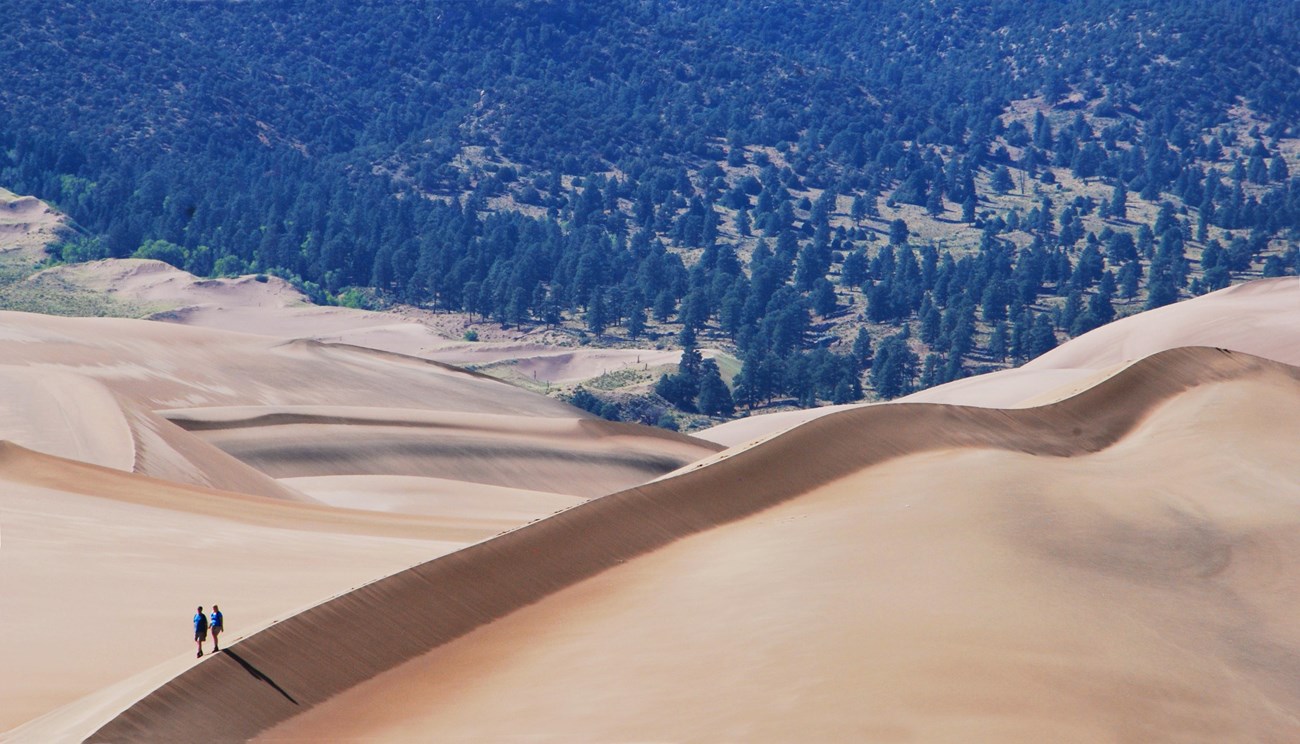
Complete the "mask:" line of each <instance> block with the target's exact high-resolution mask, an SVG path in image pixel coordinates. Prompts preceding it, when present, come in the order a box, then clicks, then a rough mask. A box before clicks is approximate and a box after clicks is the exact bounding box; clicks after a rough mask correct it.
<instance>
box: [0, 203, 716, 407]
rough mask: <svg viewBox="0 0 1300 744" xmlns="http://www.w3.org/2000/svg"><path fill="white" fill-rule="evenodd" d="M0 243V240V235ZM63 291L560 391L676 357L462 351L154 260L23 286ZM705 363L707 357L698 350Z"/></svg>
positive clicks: (526, 349) (452, 325)
mask: <svg viewBox="0 0 1300 744" xmlns="http://www.w3.org/2000/svg"><path fill="white" fill-rule="evenodd" d="M2 218H3V213H2V212H0V219H2ZM0 237H2V236H0ZM47 278H53V279H57V280H59V281H60V282H62V283H64V284H67V285H69V286H73V287H77V288H80V289H82V290H86V291H90V292H95V293H97V294H102V295H105V296H108V297H112V298H115V299H118V300H122V301H125V302H129V303H132V304H134V305H137V306H142V307H155V308H161V309H159V310H158V311H157V312H155V313H154V314H153V315H152V316H151V319H154V320H161V321H165V322H168V323H176V324H181V325H187V326H195V327H203V328H215V329H220V330H226V331H236V332H240V333H253V334H257V335H262V336H272V337H275V338H283V339H312V340H315V341H321V342H325V343H331V344H349V345H353V346H363V347H366V348H371V349H381V350H384V351H391V352H395V353H399V354H405V355H408V356H418V357H421V358H424V359H432V360H435V361H439V362H443V363H446V364H453V365H457V366H466V365H499V366H500V367H502V368H504V367H509V368H510V369H509V370H508V372H507V371H506V370H504V369H502V370H501V372H502V373H503V374H508V375H510V376H512V377H513V378H515V379H518V380H521V381H522V380H526V381H529V382H531V383H536V384H539V385H540V384H547V383H549V384H558V385H569V384H574V383H579V382H583V381H586V380H590V379H592V378H596V377H599V376H601V375H603V374H606V373H616V372H620V371H624V370H637V371H642V372H646V371H652V370H655V369H658V368H664V369H668V368H670V367H671V366H672V365H676V364H677V362H678V360H680V359H681V352H680V351H673V350H657V349H600V348H592V347H574V348H568V347H559V346H553V345H547V344H545V343H539V342H538V340H536V338H534V337H529V336H521V337H520V338H516V339H512V340H487V339H485V340H483V341H478V342H466V341H464V340H463V338H462V337H463V333H464V331H465V330H466V328H467V327H468V321H466V320H465V319H464V318H459V317H458V316H453V315H448V314H437V313H431V312H426V311H421V310H416V309H413V308H405V309H402V310H400V311H384V312H376V311H370V310H358V309H352V308H346V307H325V306H320V305H313V304H311V302H310V301H309V300H308V299H307V297H306V296H305V295H303V294H302V293H301V292H299V291H298V290H297V289H295V288H294V287H293V286H292V285H290V284H289V283H288V282H286V281H284V280H283V279H279V278H277V277H274V276H265V275H262V276H253V275H248V276H242V277H237V278H217V279H204V278H201V277H196V276H194V275H193V274H190V273H188V272H186V271H183V270H181V269H178V268H175V267H174V266H170V265H168V264H166V263H163V262H162V261H155V260H150V259H137V258H125V259H118V258H112V259H104V260H102V261H92V262H89V263H84V264H74V265H67V266H55V267H52V268H50V269H46V270H45V271H43V272H41V273H40V274H38V275H37V276H35V277H33V278H32V279H31V280H30V281H32V282H39V281H42V280H44V279H47ZM704 354H705V356H716V354H717V352H716V351H710V350H705V351H704Z"/></svg>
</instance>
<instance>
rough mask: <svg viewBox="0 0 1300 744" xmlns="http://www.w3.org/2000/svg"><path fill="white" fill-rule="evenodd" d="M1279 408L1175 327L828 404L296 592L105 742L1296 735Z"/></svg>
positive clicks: (1292, 469)
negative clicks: (652, 474) (640, 478)
mask: <svg viewBox="0 0 1300 744" xmlns="http://www.w3.org/2000/svg"><path fill="white" fill-rule="evenodd" d="M1297 415H1300V369H1297V368H1295V367H1289V366H1285V365H1281V364H1278V363H1275V362H1271V361H1266V360H1262V359H1259V358H1256V357H1252V356H1248V355H1244V354H1240V353H1230V352H1223V351H1218V350H1214V349H1207V348H1190V349H1178V350H1172V351H1167V352H1163V353H1160V354H1158V355H1156V356H1153V357H1150V358H1148V359H1145V360H1142V361H1139V362H1137V363H1135V364H1133V365H1130V366H1128V367H1127V368H1125V369H1124V370H1123V371H1121V372H1119V373H1118V374H1116V375H1114V376H1112V377H1110V378H1108V379H1107V380H1105V381H1102V382H1100V383H1099V384H1097V385H1095V386H1094V387H1092V388H1090V389H1088V390H1086V391H1084V392H1083V393H1081V394H1079V395H1077V396H1074V397H1072V398H1069V399H1067V400H1064V401H1062V402H1059V403H1056V404H1053V405H1050V406H1045V407H1040V408H1031V409H1019V410H997V409H988V408H971V407H958V406H949V405H934V404H896V405H886V406H871V407H865V408H861V409H858V410H852V411H845V412H840V413H837V414H834V415H829V416H825V417H823V418H820V419H817V420H816V421H813V422H810V423H808V424H805V425H803V426H801V427H799V428H797V429H795V430H793V431H791V432H789V433H787V434H785V435H782V436H778V437H775V438H772V439H769V440H767V441H765V442H763V443H761V444H758V445H756V446H754V447H751V448H748V449H740V450H732V451H729V452H727V453H723V454H722V455H719V456H718V457H716V458H714V459H713V460H712V461H710V462H708V463H707V464H701V465H700V466H699V467H696V468H693V469H690V470H689V471H688V472H687V473H685V474H682V475H679V476H676V477H672V478H667V479H663V480H659V481H656V482H654V483H652V484H648V485H645V486H641V487H638V488H634V489H631V490H629V491H625V492H622V493H619V494H615V495H612V496H608V497H605V498H602V499H599V500H596V501H592V502H589V503H587V504H584V505H581V506H577V507H574V508H572V509H569V510H567V511H564V512H561V513H560V514H558V515H556V516H554V517H551V518H548V519H545V520H542V521H540V522H537V523H534V524H532V525H530V526H528V527H524V528H521V529H518V530H516V531H514V532H510V533H508V534H505V535H502V536H500V537H498V538H494V539H492V540H489V541H487V542H484V543H480V544H478V545H475V546H471V547H469V548H466V549H463V550H460V551H457V552H456V553H453V554H451V555H448V556H446V557H444V558H440V559H435V560H434V561H431V562H429V563H426V564H422V565H420V566H417V567H415V568H412V569H410V570H408V571H405V572H400V573H398V574H395V575H394V576H392V577H390V578H388V579H383V580H381V581H378V582H375V583H373V584H370V585H368V586H366V587H363V588H361V589H359V590H356V591H353V592H349V593H348V594H346V595H343V596H341V597H339V598H337V599H335V600H331V601H329V602H326V603H324V604H321V605H319V606H317V607H314V608H312V609H309V610H307V611H304V612H302V613H299V614H297V615H295V616H293V617H292V618H289V619H286V620H284V621H282V622H280V623H278V624H277V625H275V626H272V627H269V628H267V629H266V630H264V631H261V632H259V633H257V634H255V635H253V636H250V637H248V638H246V639H244V640H243V641H241V642H240V643H239V644H238V645H236V646H234V647H233V650H234V652H235V653H236V654H237V655H238V658H235V657H216V658H213V659H210V660H207V661H205V662H204V663H201V664H198V665H195V666H193V667H191V668H190V669H189V670H187V671H186V672H184V673H183V674H181V675H179V676H177V677H176V678H175V679H174V680H172V681H170V682H168V683H166V684H164V685H163V686H161V687H160V688H158V689H157V690H156V691H155V692H152V693H150V694H148V695H146V696H145V697H144V698H143V699H142V700H141V701H140V702H138V703H136V704H134V705H132V706H130V707H129V708H128V709H126V710H125V711H124V712H123V713H122V714H121V715H119V716H117V717H116V718H114V719H113V720H112V721H111V722H110V723H108V724H107V725H106V726H105V727H103V728H102V729H100V730H99V731H98V732H97V733H96V734H95V735H94V736H93V737H92V740H105V741H112V740H132V741H144V740H159V741H163V740H177V739H183V738H185V737H186V736H187V732H192V731H206V730H221V731H225V732H228V733H229V734H230V735H231V736H235V737H245V736H251V735H254V734H256V733H258V732H263V731H264V732H265V734H264V740H266V741H308V740H319V739H321V738H333V739H340V738H343V739H347V738H352V739H364V740H367V741H372V740H374V741H385V740H393V741H409V740H412V739H428V740H443V739H451V740H470V739H474V740H502V739H511V738H528V739H530V740H553V741H571V740H575V739H581V740H599V741H612V740H628V739H652V740H716V739H724V740H750V741H775V740H791V739H802V740H830V739H841V740H843V739H848V740H864V739H865V740H885V741H889V740H924V741H970V740H995V741H1062V740H1089V741H1093V740H1124V739H1136V740H1150V739H1152V738H1186V737H1192V738H1197V737H1201V738H1204V737H1205V736H1206V735H1208V736H1209V737H1210V738H1212V739H1215V740H1263V741H1287V740H1294V738H1295V737H1296V736H1300V726H1297V724H1296V722H1295V718H1294V717H1293V715H1292V714H1291V713H1288V711H1291V712H1293V711H1296V710H1300V682H1298V681H1297V680H1300V675H1297V674H1296V673H1295V670H1294V669H1292V668H1291V666H1289V665H1288V663H1287V662H1286V661H1285V659H1287V658H1290V656H1292V655H1295V654H1297V653H1300V631H1298V630H1297V629H1296V627H1295V624H1294V623H1292V622H1291V621H1290V619H1291V618H1292V617H1294V616H1295V614H1296V612H1297V611H1300V594H1297V593H1296V592H1293V591H1291V590H1290V588H1289V587H1291V586H1293V585H1294V584H1295V582H1294V581H1292V580H1291V578H1292V577H1291V573H1292V570H1291V568H1290V567H1291V566H1293V565H1295V564H1296V560H1297V559H1298V558H1300V488H1298V487H1297V485H1296V484H1297V483H1300V460H1297V459H1296V458H1294V456H1293V450H1294V431H1295V430H1294V426H1293V421H1294V420H1295V417H1296V416H1297ZM489 576H490V577H492V579H491V581H488V582H485V581H484V577H489ZM308 639H310V640H311V641H312V642H311V643H308V642H307V640H308ZM241 660H242V661H241ZM339 693H343V694H342V695H339ZM231 710H239V711H241V715H240V716H238V717H237V718H233V719H232V717H231V716H230V715H229V711H231ZM304 711H305V712H304ZM669 711H671V712H669ZM295 714H298V715H295ZM274 724H279V726H278V727H276V728H271V729H270V730H267V727H268V726H272V725H274Z"/></svg>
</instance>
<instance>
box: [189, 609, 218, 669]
mask: <svg viewBox="0 0 1300 744" xmlns="http://www.w3.org/2000/svg"><path fill="white" fill-rule="evenodd" d="M213 609H215V608H213ZM206 640H208V616H207V615H204V614H203V607H202V606H201V605H200V606H199V611H198V612H196V613H195V614H194V642H195V643H196V644H198V647H199V652H198V653H197V654H195V657H196V658H197V657H199V656H202V655H203V642H204V641H206Z"/></svg>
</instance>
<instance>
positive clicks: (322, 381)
mask: <svg viewBox="0 0 1300 744" xmlns="http://www.w3.org/2000/svg"><path fill="white" fill-rule="evenodd" d="M0 355H3V357H4V359H6V360H7V361H8V362H9V363H10V364H9V365H7V366H4V367H3V368H0V392H3V393H4V395H3V396H2V397H0V438H4V439H8V440H10V441H14V442H17V443H19V444H22V445H23V446H27V447H29V448H31V449H35V450H38V451H42V452H46V453H48V454H54V455H59V456H63V457H68V458H72V459H79V460H83V461H86V462H93V463H97V464H101V465H105V466H109V467H116V468H118V469H123V470H134V471H135V472H139V473H142V474H146V475H152V476H156V477H161V478H166V479H169V480H175V481H178V482H184V483H191V484H194V485H201V486H208V487H214V488H219V489H224V490H236V491H243V492H249V493H258V494H262V495H269V496H279V497H281V498H297V499H301V498H303V496H302V495H301V494H299V493H297V492H296V491H295V490H294V489H292V488H290V487H287V486H285V485H282V484H278V483H276V482H275V481H274V480H273V478H276V477H308V476H311V477H315V476H325V475H347V476H357V475H385V476H388V475H410V476H423V477H434V478H439V479H443V480H465V481H468V482H473V483H484V484H489V485H497V486H506V487H512V488H520V489H525V490H531V491H556V492H562V493H566V494H571V495H579V496H583V497H591V496H597V495H601V494H604V493H608V492H610V491H615V490H619V489H622V488H626V487H629V486H631V485H635V484H637V483H642V482H645V481H646V480H649V479H651V478H654V477H657V476H659V475H662V474H664V473H667V472H670V471H672V470H673V469H675V468H678V467H680V466H682V465H683V464H686V463H688V462H691V461H694V460H696V459H699V458H700V457H703V456H705V455H708V454H711V453H713V452H714V451H716V450H717V449H719V447H718V446H717V445H713V444H710V443H705V442H700V441H696V440H693V439H691V438H690V437H686V436H684V435H679V434H673V433H668V432H663V431H661V430H658V429H654V428H651V427H644V426H636V425H630V424H608V423H606V422H601V421H598V420H596V419H593V418H591V417H589V416H588V415H587V414H585V413H583V412H581V411H579V410H578V409H576V408H573V407H571V406H569V405H567V404H565V403H562V402H560V401H557V400H553V399H550V398H547V397H545V396H542V395H538V394H536V393H532V392H528V391H526V390H522V389H520V388H517V387H514V386H511V385H508V384H506V383H503V382H501V381H499V380H496V379H493V378H490V377H487V376H484V375H480V374H476V373H473V372H467V371H465V370H461V369H457V368H454V367H450V366H447V365H444V364H440V363H437V362H431V361H428V360H425V359H418V358H415V357H409V356H403V355H400V354H394V353H391V352H384V351H377V350H374V349H367V348H362V347H355V346H347V345H339V344H322V343H319V342H315V341H283V340H279V339H273V338H268V337H261V336H253V335H246V334H235V333H228V332H222V331H214V330H211V329H199V328H188V327H183V326H176V325H170V324H165V323H153V322H148V321H136V320H122V319H89V318H56V317H49V316H41V315H32V314H27V313H0ZM313 407H314V408H313ZM166 411H171V413H167V414H166V415H167V416H168V418H170V419H172V421H168V420H166V419H164V418H162V417H160V416H159V415H158V413H159V412H166ZM302 411H306V412H307V414H306V415H303V416H300V415H298V413H295V412H302ZM232 412H233V413H232ZM222 416H227V417H229V416H233V417H234V418H233V419H230V420H222V419H221V417H222ZM286 416H288V417H289V418H286ZM403 416H405V418H402V417H403ZM290 419H292V420H290ZM178 424H180V425H179V426H178ZM185 429H191V431H189V432H187V431H185ZM232 455H233V457H232ZM250 466H251V467H250ZM355 485H356V483H355V482H354V483H353V486H355ZM376 495H377V496H382V494H376ZM548 513H549V512H548Z"/></svg>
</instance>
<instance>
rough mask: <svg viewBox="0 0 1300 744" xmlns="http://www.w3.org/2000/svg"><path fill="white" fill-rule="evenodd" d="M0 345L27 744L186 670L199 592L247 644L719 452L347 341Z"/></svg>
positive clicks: (10, 724)
mask: <svg viewBox="0 0 1300 744" xmlns="http://www.w3.org/2000/svg"><path fill="white" fill-rule="evenodd" d="M0 359H3V361H4V363H3V364H0V639H2V640H0V731H5V730H9V729H13V728H15V727H20V726H21V727H22V731H23V732H25V733H10V734H9V735H7V736H9V737H17V738H19V739H26V740H32V741H61V740H67V739H77V738H80V737H82V736H84V734H85V733H87V732H89V731H91V730H93V729H94V728H95V727H97V726H99V725H101V724H102V723H103V722H104V721H106V720H107V719H108V718H110V717H111V716H112V715H113V714H114V713H116V712H118V711H120V710H121V709H122V707H124V706H125V705H127V704H129V703H130V702H131V701H132V700H134V699H137V698H138V697H139V696H140V694H142V692H143V691H147V690H148V689H150V688H152V687H154V686H156V685H157V684H160V683H161V682H163V681H165V680H166V679H168V678H170V677H172V676H174V675H175V674H177V673H180V672H182V671H183V670H184V669H186V668H187V667H189V666H191V665H192V664H193V663H194V662H195V659H194V656H193V645H192V643H191V642H190V640H189V638H188V631H189V618H190V615H191V614H192V613H193V608H194V606H195V605H197V604H200V603H202V604H204V605H205V606H206V605H210V604H211V603H212V602H218V603H220V604H221V605H222V606H223V607H224V608H225V609H226V611H227V613H228V614H227V617H228V619H229V620H230V622H231V630H230V633H229V635H230V637H229V638H228V640H230V641H233V640H235V638H236V637H238V636H240V635H244V634H245V633H248V632H251V631H253V630H255V629H256V628H258V627H261V626H263V625H265V624H267V623H270V622H272V621H274V620H275V619H277V618H280V617H285V616H289V615H292V614H293V613H295V612H296V611H298V610H300V609H302V608H304V607H307V606H311V605H315V604H317V603H319V602H320V601H321V600H324V599H326V598H328V597H330V596H333V595H335V594H338V593H340V592H344V591H347V590H349V589H351V588H354V587H356V586H358V585H360V584H362V583H365V582H367V581H370V580H373V579H375V578H376V577H380V576H385V575H388V574H391V573H393V572H394V571H397V570H399V569H402V568H405V567H407V566H410V565H413V564H416V563H420V562H422V561H427V560H428V559H430V558H432V557H435V556H439V555H442V554H444V553H446V552H448V551H451V550H454V549H456V548H459V547H462V546H464V545H467V544H471V543H474V542H477V541H480V540H483V539H486V538H489V537H491V536H493V535H496V534H498V533H500V532H502V531H504V530H508V529H511V528H513V527H516V526H518V525H521V524H524V523H526V522H529V521H532V520H535V519H539V518H541V517H544V516H548V515H550V514H553V513H555V512H556V511H559V510H561V509H565V508H567V507H570V506H572V505H574V504H576V503H581V502H582V501H583V500H585V499H586V498H589V497H591V496H594V495H599V494H600V493H604V492H605V491H612V490H618V489H621V488H625V487H627V486H629V485H633V484H636V483H641V482H644V481H646V480H649V479H651V478H654V477H656V476H659V475H662V474H664V473H666V472H668V471H670V470H672V469H674V468H677V467H679V466H681V465H682V464H684V463H686V462H690V461H692V460H694V459H698V458H699V457H702V456H706V455H711V454H712V453H713V452H715V451H716V450H717V449H718V448H717V447H716V446H715V445H710V444H707V443H700V442H695V441H693V440H691V439H690V438H689V437H685V436H682V435H677V434H671V433H668V432H660V431H658V430H653V429H648V428H646V427H638V426H632V425H613V424H609V423H607V422H602V421H598V420H595V419H592V418H590V417H587V416H586V414H584V413H582V412H579V411H577V410H576V409H574V408H572V407H569V406H567V405H565V404H563V403H561V402H559V401H555V400H551V399H548V398H545V397H543V396H540V395H536V394H534V393H530V392H527V391H524V390H520V389H518V388H515V387H513V386H510V385H507V384H504V383H502V382H500V381H498V380H495V379H492V378H488V377H485V376H483V375H478V374H474V373H469V372H465V371H463V370H459V369H455V368H452V367H449V366H447V365H442V364H438V363H435V362H430V361H428V360H423V359H416V358H412V357H407V356H403V355H399V354H393V353H388V352H381V351H375V350H372V349H364V348H359V347H352V346H347V345H337V344H323V343H319V342H312V341H286V340H283V339H276V338H269V337H265V336H255V335H248V334H236V333H229V332H223V331H215V330H211V329H202V328H189V327H184V326H179V325H171V324H165V323H157V322H150V321H139V320H121V319H87V318H58V317H49V316H41V315H32V314H26V313H13V312H4V313H0ZM268 434H269V436H268ZM209 438H211V439H213V440H216V441H209ZM223 447H225V448H226V449H228V450H230V451H229V452H228V451H226V449H223ZM232 453H233V454H232ZM240 457H244V458H245V459H242V460H241V459H240ZM294 462H297V463H303V464H305V465H304V467H303V468H295V467H294V466H293V465H292V463H294ZM489 464H490V465H491V467H489ZM503 473H504V474H506V475H502V474H503ZM279 476H293V477H285V478H284V479H283V480H281V479H278V478H279ZM489 476H491V477H489ZM476 477H481V478H483V479H484V480H483V482H478V481H475V480H473V479H474V478H476ZM602 489H603V490H602ZM556 490H562V491H563V492H562V493H554V492H551V491H556ZM314 494H319V495H320V499H319V502H325V503H319V502H318V500H317V499H316V498H315V497H314ZM363 509H364V510H365V511H361V510H363ZM380 512H405V513H402V514H383V513H380ZM138 675H142V676H138ZM60 706H70V707H65V708H63V709H62V712H60V713H58V714H57V715H56V716H55V718H56V719H57V720H59V721H65V723H62V724H57V725H55V726H54V727H53V728H49V727H48V726H47V725H46V723H43V722H42V721H45V720H48V719H46V718H44V716H45V715H46V714H50V713H51V712H52V711H54V710H55V709H56V708H59V707H60ZM69 711H70V712H69ZM67 715H70V716H72V717H73V718H74V719H76V720H77V721H78V722H79V723H77V724H76V725H73V726H72V728H68V724H67V723H66V719H65V718H63V717H62V716H67ZM33 719H38V720H33ZM79 727H80V728H79ZM83 728H84V730H82V729H83ZM71 731H77V732H79V733H70V732H71ZM0 738H6V735H0Z"/></svg>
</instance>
